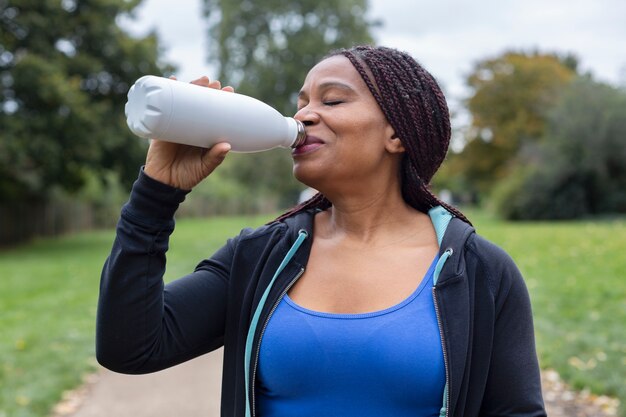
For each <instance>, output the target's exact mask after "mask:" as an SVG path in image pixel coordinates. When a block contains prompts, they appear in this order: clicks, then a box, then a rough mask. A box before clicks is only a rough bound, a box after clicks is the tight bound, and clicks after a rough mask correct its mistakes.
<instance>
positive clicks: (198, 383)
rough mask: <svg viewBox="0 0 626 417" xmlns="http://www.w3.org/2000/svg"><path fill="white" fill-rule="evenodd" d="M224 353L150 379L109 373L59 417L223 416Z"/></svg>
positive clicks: (73, 396)
mask: <svg viewBox="0 0 626 417" xmlns="http://www.w3.org/2000/svg"><path fill="white" fill-rule="evenodd" d="M221 384H222V351H221V349H220V350H218V351H215V352H212V353H209V354H208V355H204V356H201V357H199V358H197V359H194V360H191V361H189V362H186V363H183V364H181V365H178V366H175V367H173V368H170V369H166V370H164V371H161V372H156V373H153V374H148V375H132V376H130V375H121V374H116V373H114V372H110V371H108V370H106V369H103V370H102V371H101V372H100V373H99V374H97V375H95V376H94V378H93V379H92V380H90V381H88V382H87V384H85V386H84V387H83V388H81V389H79V390H78V391H76V392H74V393H70V394H69V395H68V396H67V398H66V399H65V401H63V402H61V403H60V404H59V405H58V406H57V407H56V410H55V412H54V413H53V416H54V417H148V416H149V417H196V416H201V417H219V415H220V412H219V411H220V387H221Z"/></svg>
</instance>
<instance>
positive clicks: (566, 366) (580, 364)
mask: <svg viewBox="0 0 626 417" xmlns="http://www.w3.org/2000/svg"><path fill="white" fill-rule="evenodd" d="M469 216H470V218H471V219H472V220H473V221H474V223H475V225H476V227H477V229H478V231H479V232H480V233H481V234H482V235H484V236H485V237H487V238H488V239H490V240H492V241H494V242H495V243H497V244H499V245H500V246H502V247H503V248H505V249H506V250H507V252H509V253H510V254H511V256H512V257H513V258H514V259H515V261H516V263H517V264H518V266H519V267H520V269H521V270H522V273H523V274H524V277H525V279H526V282H527V284H528V287H529V290H530V293H531V297H532V302H533V309H534V315H535V327H536V330H537V346H538V350H539V355H540V361H541V365H542V367H545V368H548V367H549V368H555V369H556V370H557V371H558V372H559V373H560V374H561V375H562V376H563V377H564V379H566V381H568V382H569V383H570V384H572V385H574V386H575V387H576V388H584V387H589V388H591V389H592V390H593V391H594V392H596V393H605V394H610V395H613V396H617V397H619V398H620V399H621V400H622V403H624V402H626V386H625V385H624V384H623V381H624V380H625V379H626V372H625V371H624V369H626V344H625V343H626V342H625V340H626V337H625V336H626V330H625V329H626V326H625V325H624V323H626V285H625V284H624V278H626V256H624V255H623V252H622V251H623V250H624V248H626V219H621V220H620V219H617V220H612V221H585V222H563V223H507V222H499V221H496V220H493V219H491V218H489V217H488V216H486V215H485V214H484V213H481V212H470V213H469ZM266 219H267V218H261V217H245V218H244V217H231V218H217V219H213V220H200V219H186V220H182V221H179V223H178V226H177V229H176V232H175V236H174V240H173V242H172V245H171V249H170V252H169V254H168V258H169V259H170V261H169V263H168V271H167V274H166V279H171V278H174V277H176V276H180V275H182V274H184V273H186V272H188V271H189V270H191V269H192V268H193V267H194V266H195V265H196V263H197V262H198V261H199V260H200V259H203V258H205V257H207V256H208V255H209V254H211V253H212V252H213V251H214V250H215V249H216V248H218V247H219V246H221V245H222V244H223V243H224V241H225V239H227V238H228V237H230V236H232V235H234V234H236V233H237V232H238V231H239V229H241V228H242V227H244V226H247V225H259V224H261V223H263V222H264V221H265V220H266ZM112 239H113V233H112V232H111V231H106V232H92V233H86V234H80V235H75V236H68V237H63V238H59V239H50V240H40V241H37V242H34V243H32V244H28V245H24V246H21V247H19V248H15V249H10V250H6V249H5V250H3V251H1V252H0V417H9V416H10V417H33V416H38V417H42V416H46V415H48V411H49V410H50V408H51V407H52V405H53V404H54V403H56V402H57V401H58V400H59V398H60V396H61V393H62V392H63V391H64V390H66V389H70V388H72V387H74V386H76V385H78V384H80V382H81V377H82V376H83V375H84V374H85V373H87V372H90V371H92V370H93V369H95V361H94V359H93V356H94V341H93V339H94V321H95V312H96V299H97V293H98V281H99V276H100V269H101V267H102V263H103V261H104V259H105V257H106V256H107V254H108V251H109V250H110V247H111V242H112Z"/></svg>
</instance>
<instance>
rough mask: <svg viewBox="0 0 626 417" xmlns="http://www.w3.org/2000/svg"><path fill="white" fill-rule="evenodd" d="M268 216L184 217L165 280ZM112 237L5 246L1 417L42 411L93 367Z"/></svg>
mask: <svg viewBox="0 0 626 417" xmlns="http://www.w3.org/2000/svg"><path fill="white" fill-rule="evenodd" d="M267 220H268V218H267V217H264V218H262V217H236V218H235V217H232V218H217V219H213V220H206V219H204V220H198V219H187V220H185V221H180V222H179V224H178V227H177V229H176V232H175V234H174V237H175V239H174V240H173V242H172V243H171V245H170V246H171V247H170V251H169V252H168V258H169V259H170V262H169V263H168V270H167V273H166V279H167V280H170V279H172V278H174V277H177V276H180V275H183V274H185V273H188V272H190V271H192V270H193V268H194V267H195V265H196V264H197V263H198V262H199V261H200V260H201V259H204V258H206V257H208V256H210V254H212V253H213V252H214V251H215V250H216V249H217V248H219V247H220V246H221V245H223V244H224V243H225V241H226V239H227V238H229V237H231V236H233V235H235V234H237V233H238V232H239V230H240V229H241V228H242V227H244V226H247V225H260V224H263V222H265V221H267ZM209 230H211V232H210V233H208V231H209ZM113 238H114V233H113V231H98V232H90V233H82V234H77V235H73V236H67V237H61V238H58V239H41V240H38V241H36V242H34V243H31V244H27V245H23V246H20V247H17V248H14V249H3V250H0V417H45V416H47V415H49V411H50V409H51V407H53V405H54V404H55V403H57V402H58V401H59V399H60V398H61V395H62V393H63V391H66V390H69V389H71V388H74V387H76V386H77V385H80V384H81V381H82V378H83V377H84V376H85V375H86V374H88V373H89V372H92V371H93V370H94V369H96V366H97V363H96V361H95V358H94V355H95V353H94V335H95V328H94V327H95V326H94V325H95V315H96V303H97V297H98V284H99V279H100V271H101V269H102V264H103V262H104V260H105V258H106V257H107V255H108V253H109V251H110V249H111V244H112V242H113Z"/></svg>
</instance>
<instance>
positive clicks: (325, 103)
mask: <svg viewBox="0 0 626 417" xmlns="http://www.w3.org/2000/svg"><path fill="white" fill-rule="evenodd" d="M341 103H343V101H341V100H332V101H325V102H324V105H325V106H336V105H337V104H341Z"/></svg>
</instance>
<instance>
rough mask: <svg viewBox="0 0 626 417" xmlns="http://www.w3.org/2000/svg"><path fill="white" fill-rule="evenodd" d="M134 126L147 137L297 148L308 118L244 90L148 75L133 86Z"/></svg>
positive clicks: (239, 148)
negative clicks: (295, 115) (296, 116)
mask: <svg viewBox="0 0 626 417" xmlns="http://www.w3.org/2000/svg"><path fill="white" fill-rule="evenodd" d="M125 111H126V122H127V123H128V127H129V128H130V130H131V131H132V132H133V133H135V134H136V135H138V136H141V137H144V138H154V139H159V140H163V141H166V142H176V143H182V144H186V145H193V146H200V147H203V148H210V147H211V146H213V145H214V144H216V143H218V142H228V143H230V145H231V148H232V151H234V152H259V151H265V150H268V149H272V148H276V147H285V148H289V147H292V148H295V147H296V146H298V145H300V144H302V143H303V142H304V141H305V138H306V133H305V131H304V125H303V124H302V122H300V121H298V120H295V119H293V118H291V117H284V116H283V115H281V114H280V113H279V112H278V111H276V110H275V109H273V108H272V107H270V106H268V105H267V104H265V103H263V102H261V101H259V100H257V99H255V98H252V97H248V96H244V95H242V94H236V93H230V92H225V91H221V90H217V89H214V88H207V87H202V86H198V85H194V84H190V83H186V82H181V81H176V80H171V79H168V78H163V77H156V76H153V75H147V76H144V77H141V78H140V79H138V80H137V81H136V82H135V84H134V85H133V86H132V87H131V88H130V90H129V91H128V102H127V103H126V107H125Z"/></svg>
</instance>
